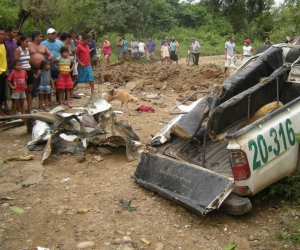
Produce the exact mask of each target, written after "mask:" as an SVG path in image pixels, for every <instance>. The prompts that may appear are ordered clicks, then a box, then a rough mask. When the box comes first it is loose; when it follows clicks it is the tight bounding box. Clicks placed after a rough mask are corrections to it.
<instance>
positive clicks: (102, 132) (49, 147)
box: [0, 91, 144, 163]
mask: <svg viewBox="0 0 300 250" xmlns="http://www.w3.org/2000/svg"><path fill="white" fill-rule="evenodd" d="M110 96H111V91H107V92H102V93H101V94H98V93H93V95H92V96H91V97H90V98H89V99H88V100H87V103H86V104H85V105H84V112H82V113H73V114H72V113H62V112H61V111H63V107H60V106H59V107H56V108H55V109H54V110H51V111H50V112H49V113H37V114H28V115H13V116H5V117H1V118H0V121H7V120H14V119H21V120H22V121H23V123H24V124H25V125H26V126H27V130H28V131H30V132H31V133H32V141H30V142H28V144H27V148H28V149H29V150H42V149H43V147H44V144H45V143H46V147H45V149H44V153H43V157H42V163H43V162H44V161H45V160H46V159H47V158H49V156H50V155H51V154H52V153H54V154H57V153H66V152H67V153H72V154H75V155H82V154H83V153H84V151H85V150H86V149H87V147H88V146H94V147H97V146H111V147H126V154H127V158H128V160H129V161H132V160H135V159H137V158H138V154H139V153H138V151H139V150H141V149H142V148H143V146H144V145H143V144H142V143H141V142H140V139H139V137H138V135H137V134H136V132H135V131H134V130H133V128H132V127H131V125H130V123H129V122H128V121H127V120H119V119H118V117H117V114H116V113H114V112H113V111H112V110H111V104H109V103H108V102H107V100H109V98H110ZM106 99H107V100H106ZM19 121H20V120H19Z"/></svg>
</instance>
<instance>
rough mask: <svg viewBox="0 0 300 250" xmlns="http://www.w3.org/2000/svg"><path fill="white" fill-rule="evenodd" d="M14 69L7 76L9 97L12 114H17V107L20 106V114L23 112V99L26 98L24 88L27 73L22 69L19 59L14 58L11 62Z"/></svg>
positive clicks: (25, 87)
mask: <svg viewBox="0 0 300 250" xmlns="http://www.w3.org/2000/svg"><path fill="white" fill-rule="evenodd" d="M13 67H14V70H13V71H12V72H11V73H10V75H9V77H8V79H7V80H8V82H9V86H10V88H11V89H12V93H11V99H12V102H13V114H14V115H16V114H17V109H18V108H19V107H20V112H21V114H24V113H25V111H24V101H25V99H26V94H25V89H27V78H28V77H27V73H26V71H25V70H23V69H22V64H21V61H20V60H15V61H14V63H13Z"/></svg>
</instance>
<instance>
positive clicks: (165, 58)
mask: <svg viewBox="0 0 300 250" xmlns="http://www.w3.org/2000/svg"><path fill="white" fill-rule="evenodd" d="M160 52H161V58H162V63H163V64H164V63H166V64H169V59H170V46H169V45H168V43H167V41H164V45H163V46H161V49H160Z"/></svg>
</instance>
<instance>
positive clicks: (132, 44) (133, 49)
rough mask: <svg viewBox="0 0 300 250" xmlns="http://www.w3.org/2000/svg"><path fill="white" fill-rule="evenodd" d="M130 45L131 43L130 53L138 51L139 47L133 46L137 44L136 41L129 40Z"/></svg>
mask: <svg viewBox="0 0 300 250" xmlns="http://www.w3.org/2000/svg"><path fill="white" fill-rule="evenodd" d="M130 45H131V53H136V52H139V48H134V47H135V46H139V45H138V43H137V42H136V41H134V42H131V43H130Z"/></svg>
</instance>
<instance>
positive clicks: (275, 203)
mask: <svg viewBox="0 0 300 250" xmlns="http://www.w3.org/2000/svg"><path fill="white" fill-rule="evenodd" d="M182 60H183V59H182ZM180 62H181V64H180V65H179V66H176V65H171V66H167V65H160V64H157V65H152V66H147V65H125V66H124V65H121V66H115V67H112V68H110V69H108V70H103V69H97V71H96V72H95V76H96V89H97V91H103V90H106V89H107V88H108V87H110V88H112V87H113V88H115V87H118V88H121V89H124V90H127V91H131V90H132V93H133V95H135V96H137V97H138V98H139V100H140V102H139V103H140V104H144V105H149V106H151V107H153V108H154V109H155V113H139V112H136V111H133V115H132V116H128V113H125V114H121V115H120V117H121V118H123V119H128V120H129V121H130V123H131V125H132V127H133V128H134V129H135V130H136V132H137V134H138V135H139V137H140V139H141V141H142V142H143V143H145V144H146V143H147V142H148V141H149V139H150V138H151V134H155V133H156V132H157V131H158V130H159V129H160V128H162V127H163V126H164V125H165V124H166V123H167V122H168V121H169V120H170V119H171V118H172V117H173V116H171V115H169V113H168V112H169V111H170V110H171V109H172V107H173V106H174V105H175V102H176V100H182V99H184V98H185V97H186V96H188V95H190V94H191V93H193V92H194V91H199V90H201V91H206V90H208V89H209V88H210V87H211V86H212V85H214V84H219V83H221V82H222V80H223V79H224V78H225V77H226V76H225V75H224V74H223V73H222V68H221V67H220V66H222V57H221V56H215V57H201V58H200V66H199V67H186V66H184V65H183V64H182V61H180ZM80 92H81V93H84V94H86V95H88V94H89V89H88V87H87V85H85V84H83V85H80V86H79V89H78V90H77V93H80ZM150 94H158V99H151V98H147V96H149V95H150ZM198 97H200V96H198ZM87 99H88V98H87V97H82V99H80V100H77V99H74V100H73V102H72V103H73V105H74V106H76V107H81V106H82V105H83V104H84V103H85V102H86V100H87ZM34 106H35V107H36V106H37V103H36V102H35V103H34ZM112 106H113V109H114V110H119V107H120V103H119V102H118V101H113V102H112ZM130 107H131V109H132V110H135V108H136V107H135V106H134V105H131V106H130ZM67 111H68V112H75V111H77V110H75V109H74V110H72V109H68V110H67ZM0 138H1V142H2V143H1V144H0V152H1V157H0V158H1V159H2V160H3V159H5V158H7V157H9V156H12V155H19V156H23V155H28V154H33V155H34V159H33V160H32V161H26V162H20V161H19V162H18V161H13V162H7V163H3V161H1V162H0V249H1V250H19V249H22V250H25V249H28V250H29V249H30V250H31V249H35V248H36V247H37V246H40V247H45V248H49V249H51V250H54V249H61V250H66V249H80V246H81V247H83V249H99V250H102V249H103V250H115V249H116V250H121V249H123V250H129V249H149V250H152V249H153V250H154V249H156V250H161V249H165V250H178V249H182V250H185V249H195V250H198V249H205V250H214V249H216V250H217V249H218V250H219V249H220V250H224V249H225V248H226V246H228V245H229V244H230V243H233V242H235V243H236V248H235V249H237V250H239V249H241V250H248V249H257V250H263V249H265V250H267V249H300V245H299V244H297V243H292V242H291V241H290V240H279V239H278V235H279V234H278V232H282V235H283V236H284V235H287V232H286V230H289V232H292V231H291V230H294V232H298V229H299V224H298V223H297V221H298V220H299V217H298V215H299V209H298V208H297V207H296V206H294V205H293V204H291V203H289V202H286V201H284V200H282V199H273V200H267V201H264V200H262V199H261V197H260V196H256V197H253V198H252V203H253V209H252V210H251V211H250V212H249V213H248V214H246V215H243V216H236V217H235V216H230V215H227V214H224V213H221V212H218V211H216V212H212V213H210V214H208V215H207V217H205V218H203V217H200V216H198V215H195V214H193V213H191V212H189V211H187V210H186V209H185V208H183V207H181V206H178V205H177V204H175V203H173V202H171V201H169V200H167V199H165V198H163V197H161V196H159V195H157V194H154V193H152V192H150V191H148V190H146V189H144V188H141V187H139V186H138V185H137V184H136V183H135V182H133V181H132V179H131V178H130V176H131V175H132V174H133V172H134V171H135V168H136V165H137V161H133V162H129V161H128V159H127V157H126V153H125V148H119V149H113V148H109V150H111V151H112V154H110V155H105V154H100V153H99V151H98V150H97V149H89V150H87V151H86V153H85V157H86V161H84V162H82V163H79V161H78V156H74V155H70V154H62V155H53V156H51V157H50V158H49V159H48V160H47V161H46V162H45V163H44V164H43V165H42V164H41V163H40V162H41V156H42V151H35V152H30V151H28V150H27V149H26V143H27V142H28V141H29V140H31V135H30V134H29V133H28V132H27V131H26V127H25V126H21V127H16V128H11V129H3V130H2V131H1V132H0ZM99 155H101V157H102V158H103V161H100V162H99V161H98V160H97V159H96V158H95V156H99ZM121 200H123V201H131V207H133V208H134V211H132V212H130V211H128V210H126V209H125V208H124V207H123V206H122V205H120V201H121ZM13 206H17V207H20V208H22V209H23V210H24V211H25V212H24V213H22V214H19V213H16V212H14V211H12V207H13ZM275 234H276V235H277V237H275ZM298 240H299V239H298ZM79 243H81V244H82V245H78V244H79ZM84 247H86V248H84ZM228 249H233V248H228Z"/></svg>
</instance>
